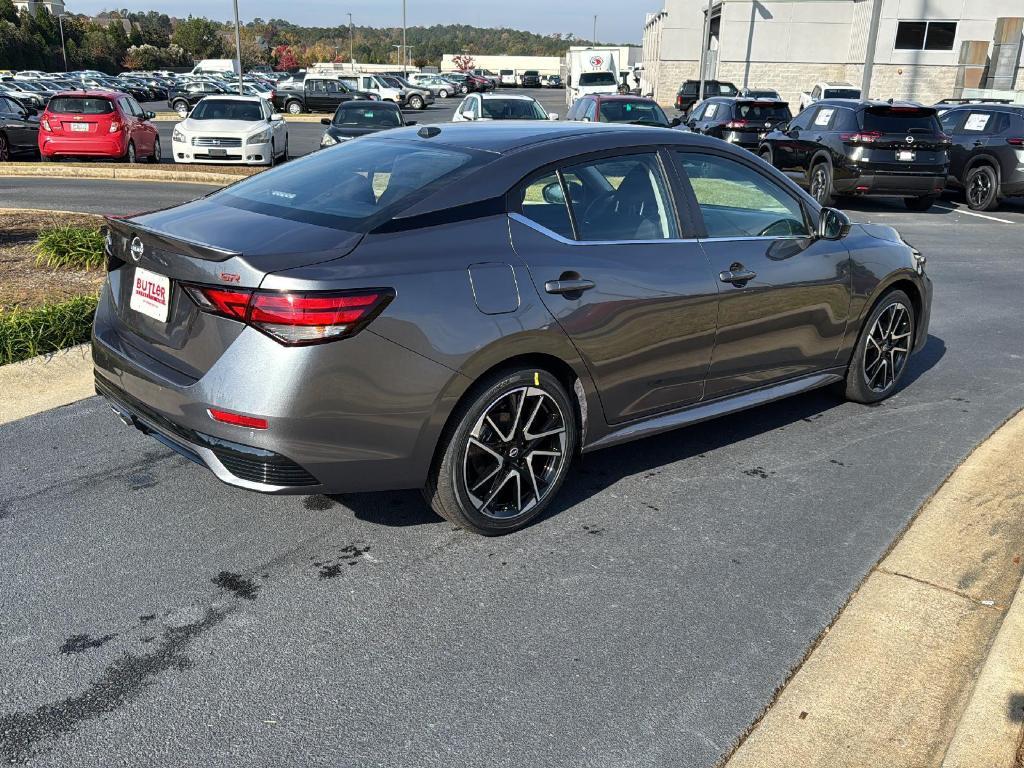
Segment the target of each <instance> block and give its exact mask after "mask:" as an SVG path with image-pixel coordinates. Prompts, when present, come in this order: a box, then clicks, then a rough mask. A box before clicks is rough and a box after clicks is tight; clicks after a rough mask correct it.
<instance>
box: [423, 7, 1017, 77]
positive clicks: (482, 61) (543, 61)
mask: <svg viewBox="0 0 1024 768" xmlns="http://www.w3.org/2000/svg"><path fill="white" fill-rule="evenodd" d="M1022 1H1024V0H1022ZM461 55H469V57H470V58H471V59H472V60H473V68H477V69H489V70H490V71H491V72H494V73H495V74H497V73H498V72H501V70H503V69H504V70H511V71H513V72H522V71H523V70H526V69H535V70H537V72H538V73H539V74H541V75H557V74H558V71H559V68H560V67H561V65H562V59H561V58H560V57H558V56H505V55H494V56H477V55H475V54H461ZM458 56H460V54H457V53H446V54H444V55H443V56H442V57H441V71H442V72H457V71H459V65H458V64H456V63H455V59H456V57H458Z"/></svg>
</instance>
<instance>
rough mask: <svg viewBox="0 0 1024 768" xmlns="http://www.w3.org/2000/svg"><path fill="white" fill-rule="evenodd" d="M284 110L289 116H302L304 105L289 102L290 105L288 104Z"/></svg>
mask: <svg viewBox="0 0 1024 768" xmlns="http://www.w3.org/2000/svg"><path fill="white" fill-rule="evenodd" d="M284 108H285V111H286V112H287V113H288V114H289V115H301V114H302V104H301V102H298V101H289V102H288V103H287V104H286V105H285V107H284Z"/></svg>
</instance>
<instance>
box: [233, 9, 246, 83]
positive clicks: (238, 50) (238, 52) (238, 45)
mask: <svg viewBox="0 0 1024 768" xmlns="http://www.w3.org/2000/svg"><path fill="white" fill-rule="evenodd" d="M235 64H236V65H237V66H238V95H239V96H244V95H245V89H244V86H243V85H242V33H241V30H240V25H239V23H238V0H235Z"/></svg>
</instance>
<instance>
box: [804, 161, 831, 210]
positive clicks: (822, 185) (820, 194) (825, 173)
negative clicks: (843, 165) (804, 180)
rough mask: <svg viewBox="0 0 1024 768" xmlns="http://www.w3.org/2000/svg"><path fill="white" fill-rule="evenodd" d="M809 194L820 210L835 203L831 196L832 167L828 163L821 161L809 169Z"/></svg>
mask: <svg viewBox="0 0 1024 768" xmlns="http://www.w3.org/2000/svg"><path fill="white" fill-rule="evenodd" d="M810 193H811V197H813V198H814V199H815V200H817V201H818V204H819V205H820V206H821V207H822V208H826V207H828V206H830V205H832V203H833V202H835V198H834V197H833V194H832V167H831V166H830V165H829V164H828V163H826V162H824V161H822V162H819V163H818V164H817V165H815V166H814V167H813V168H811V184H810Z"/></svg>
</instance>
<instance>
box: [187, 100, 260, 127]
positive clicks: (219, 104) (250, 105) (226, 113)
mask: <svg viewBox="0 0 1024 768" xmlns="http://www.w3.org/2000/svg"><path fill="white" fill-rule="evenodd" d="M189 119H190V120H241V121H243V122H246V123H254V122H256V121H257V120H262V119H263V110H262V109H260V105H259V104H257V103H256V102H255V101H232V100H231V99H203V100H202V101H200V102H199V103H198V104H197V105H196V108H195V109H193V110H192V114H190V115H189Z"/></svg>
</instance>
